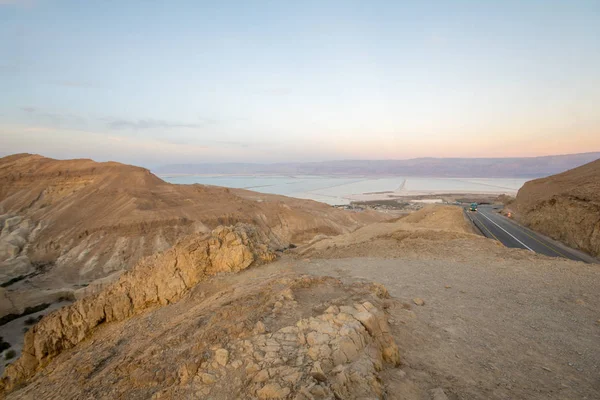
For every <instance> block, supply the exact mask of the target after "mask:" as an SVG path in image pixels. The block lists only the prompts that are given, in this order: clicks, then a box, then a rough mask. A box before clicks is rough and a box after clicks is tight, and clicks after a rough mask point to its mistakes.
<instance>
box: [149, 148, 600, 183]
mask: <svg viewBox="0 0 600 400" xmlns="http://www.w3.org/2000/svg"><path fill="white" fill-rule="evenodd" d="M599 158H600V152H594V153H581V154H568V155H556V156H544V157H513V158H414V159H409V160H340V161H324V162H297V163H275V164H252V163H205V164H174V165H165V166H163V167H159V168H156V169H154V170H153V172H155V173H157V174H162V175H174V174H191V175H219V174H226V175H260V174H263V175H319V176H327V175H334V176H372V177H382V176H388V177H389V176H392V177H397V176H401V177H405V176H420V177H450V178H454V177H463V178H530V179H531V178H540V177H544V176H549V175H554V174H557V173H560V172H564V171H566V170H569V169H572V168H575V167H579V166H581V165H583V164H587V163H589V162H592V161H594V160H597V159H599Z"/></svg>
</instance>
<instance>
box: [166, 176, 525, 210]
mask: <svg viewBox="0 0 600 400" xmlns="http://www.w3.org/2000/svg"><path fill="white" fill-rule="evenodd" d="M161 178H162V179H164V180H165V181H167V182H171V183H179V184H193V183H201V184H204V185H214V186H224V187H230V188H239V189H248V190H254V191H257V192H261V193H272V194H281V195H285V196H291V197H297V198H301V199H312V200H317V201H322V202H324V203H328V204H348V203H349V202H350V199H348V197H349V196H352V195H360V194H364V193H377V192H396V194H411V192H441V191H448V192H516V191H517V190H518V189H519V188H520V187H521V186H523V184H524V183H525V182H526V181H527V179H503V178H498V179H496V178H494V179H481V178H473V179H470V178H419V177H406V178H405V177H385V178H372V177H331V176H312V175H295V176H198V175H187V176H161Z"/></svg>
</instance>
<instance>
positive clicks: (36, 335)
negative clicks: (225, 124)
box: [3, 224, 275, 388]
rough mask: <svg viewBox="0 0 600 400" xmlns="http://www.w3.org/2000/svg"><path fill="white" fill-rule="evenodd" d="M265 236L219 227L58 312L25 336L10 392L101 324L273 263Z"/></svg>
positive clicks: (251, 230)
mask: <svg viewBox="0 0 600 400" xmlns="http://www.w3.org/2000/svg"><path fill="white" fill-rule="evenodd" d="M274 258H275V254H274V253H273V252H272V251H271V250H269V248H268V246H267V244H266V240H265V237H264V235H261V234H260V233H259V232H258V231H257V230H256V229H255V228H253V227H252V226H249V225H243V224H242V225H238V226H236V227H235V228H225V227H219V228H217V229H215V230H214V231H213V232H212V233H211V234H210V235H206V234H197V235H194V236H192V237H189V238H186V239H184V240H182V241H181V242H180V243H178V244H177V245H176V246H174V247H173V248H172V249H170V250H168V251H167V252H165V253H164V254H158V255H155V256H152V257H149V258H146V259H144V260H142V261H141V262H140V263H139V264H138V265H137V266H136V267H135V268H134V269H133V270H132V271H131V272H129V273H126V274H124V275H123V276H121V277H120V279H119V280H118V281H117V282H116V283H115V284H113V285H111V286H109V287H108V288H107V289H105V290H103V291H101V292H100V293H98V294H96V295H92V296H88V297H86V298H84V299H82V300H80V301H78V302H76V303H74V304H72V305H70V306H67V307H64V308H62V309H60V310H59V311H57V312H54V313H52V314H50V315H48V316H47V317H45V318H44V319H42V321H41V322H40V323H39V324H37V325H36V326H35V327H33V328H32V329H30V330H29V331H28V332H27V334H26V335H25V345H24V348H23V353H22V356H21V358H20V359H19V360H18V361H17V362H16V363H15V364H14V365H11V366H10V367H9V368H8V369H7V371H6V378H5V380H4V383H3V384H5V385H7V387H8V388H12V387H14V385H15V384H17V383H19V382H22V381H24V380H25V379H27V378H29V377H31V376H32V375H33V374H34V373H35V372H36V370H37V369H38V368H39V367H42V366H44V365H46V364H47V363H48V362H49V361H50V360H52V359H53V358H54V357H55V356H57V355H58V354H60V353H61V352H62V351H64V350H66V349H69V348H71V347H73V346H75V345H76V344H77V343H79V342H80V341H82V340H83V339H84V338H85V337H86V336H87V335H89V333H90V332H91V331H92V329H94V328H95V327H97V326H98V325H100V324H102V323H105V322H113V321H121V320H123V319H125V318H128V317H130V316H132V315H134V314H136V313H138V312H140V311H142V310H144V309H146V308H148V307H151V306H154V305H158V304H160V305H166V304H169V303H171V302H174V301H176V300H178V299H179V298H180V296H181V295H182V294H183V293H184V292H186V291H187V290H188V289H189V288H191V287H193V286H195V285H196V284H197V283H198V282H200V281H201V280H204V279H206V278H207V277H209V276H213V275H216V274H218V273H224V272H239V271H240V270H242V269H245V268H247V267H248V266H250V265H251V264H252V263H253V262H255V261H257V260H260V261H271V260H273V259H274Z"/></svg>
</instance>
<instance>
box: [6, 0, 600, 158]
mask: <svg viewBox="0 0 600 400" xmlns="http://www.w3.org/2000/svg"><path fill="white" fill-rule="evenodd" d="M0 93H1V95H0V154H8V153H13V152H36V153H41V154H44V155H48V156H53V157H59V158H67V157H69V158H70V157H90V158H94V159H98V160H107V159H113V160H117V161H122V162H128V163H136V164H142V165H147V166H153V165H157V164H163V163H171V162H214V161H255V162H275V161H308V160H328V159H348V158H357V159H380V158H409V157H418V156H467V157H473V156H512V155H517V156H519V155H545V154H557V153H574V152H583V151H598V150H600V111H599V110H600V1H566V0H565V1H547V0H546V1H542V0H540V1H533V0H532V1H474V0H473V1H418V2H417V1H415V2H405V1H299V2H288V1H214V2H208V1H168V2H167V1H59V0H29V1H25V0H12V1H11V0H0Z"/></svg>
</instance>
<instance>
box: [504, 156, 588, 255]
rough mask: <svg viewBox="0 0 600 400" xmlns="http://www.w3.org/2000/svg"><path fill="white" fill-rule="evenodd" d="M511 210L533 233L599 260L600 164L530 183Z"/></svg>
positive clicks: (523, 188)
mask: <svg viewBox="0 0 600 400" xmlns="http://www.w3.org/2000/svg"><path fill="white" fill-rule="evenodd" d="M510 208H511V209H513V210H514V211H515V212H516V213H515V217H516V218H518V219H519V221H521V222H522V223H524V224H525V225H527V226H529V227H531V228H532V229H534V230H536V231H538V232H541V233H544V234H546V235H548V236H550V237H552V238H554V239H557V240H560V241H562V242H564V243H566V244H568V245H569V246H571V247H574V248H578V249H581V250H583V251H586V252H588V253H590V254H592V255H594V256H600V160H596V161H594V162H591V163H589V164H586V165H583V166H581V167H579V168H575V169H572V170H569V171H566V172H563V173H562V174H558V175H553V176H549V177H547V178H543V179H536V180H533V181H530V182H527V183H526V184H525V185H524V186H523V187H522V188H521V190H519V193H518V194H517V198H516V200H515V202H514V203H512V204H511V205H510Z"/></svg>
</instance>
